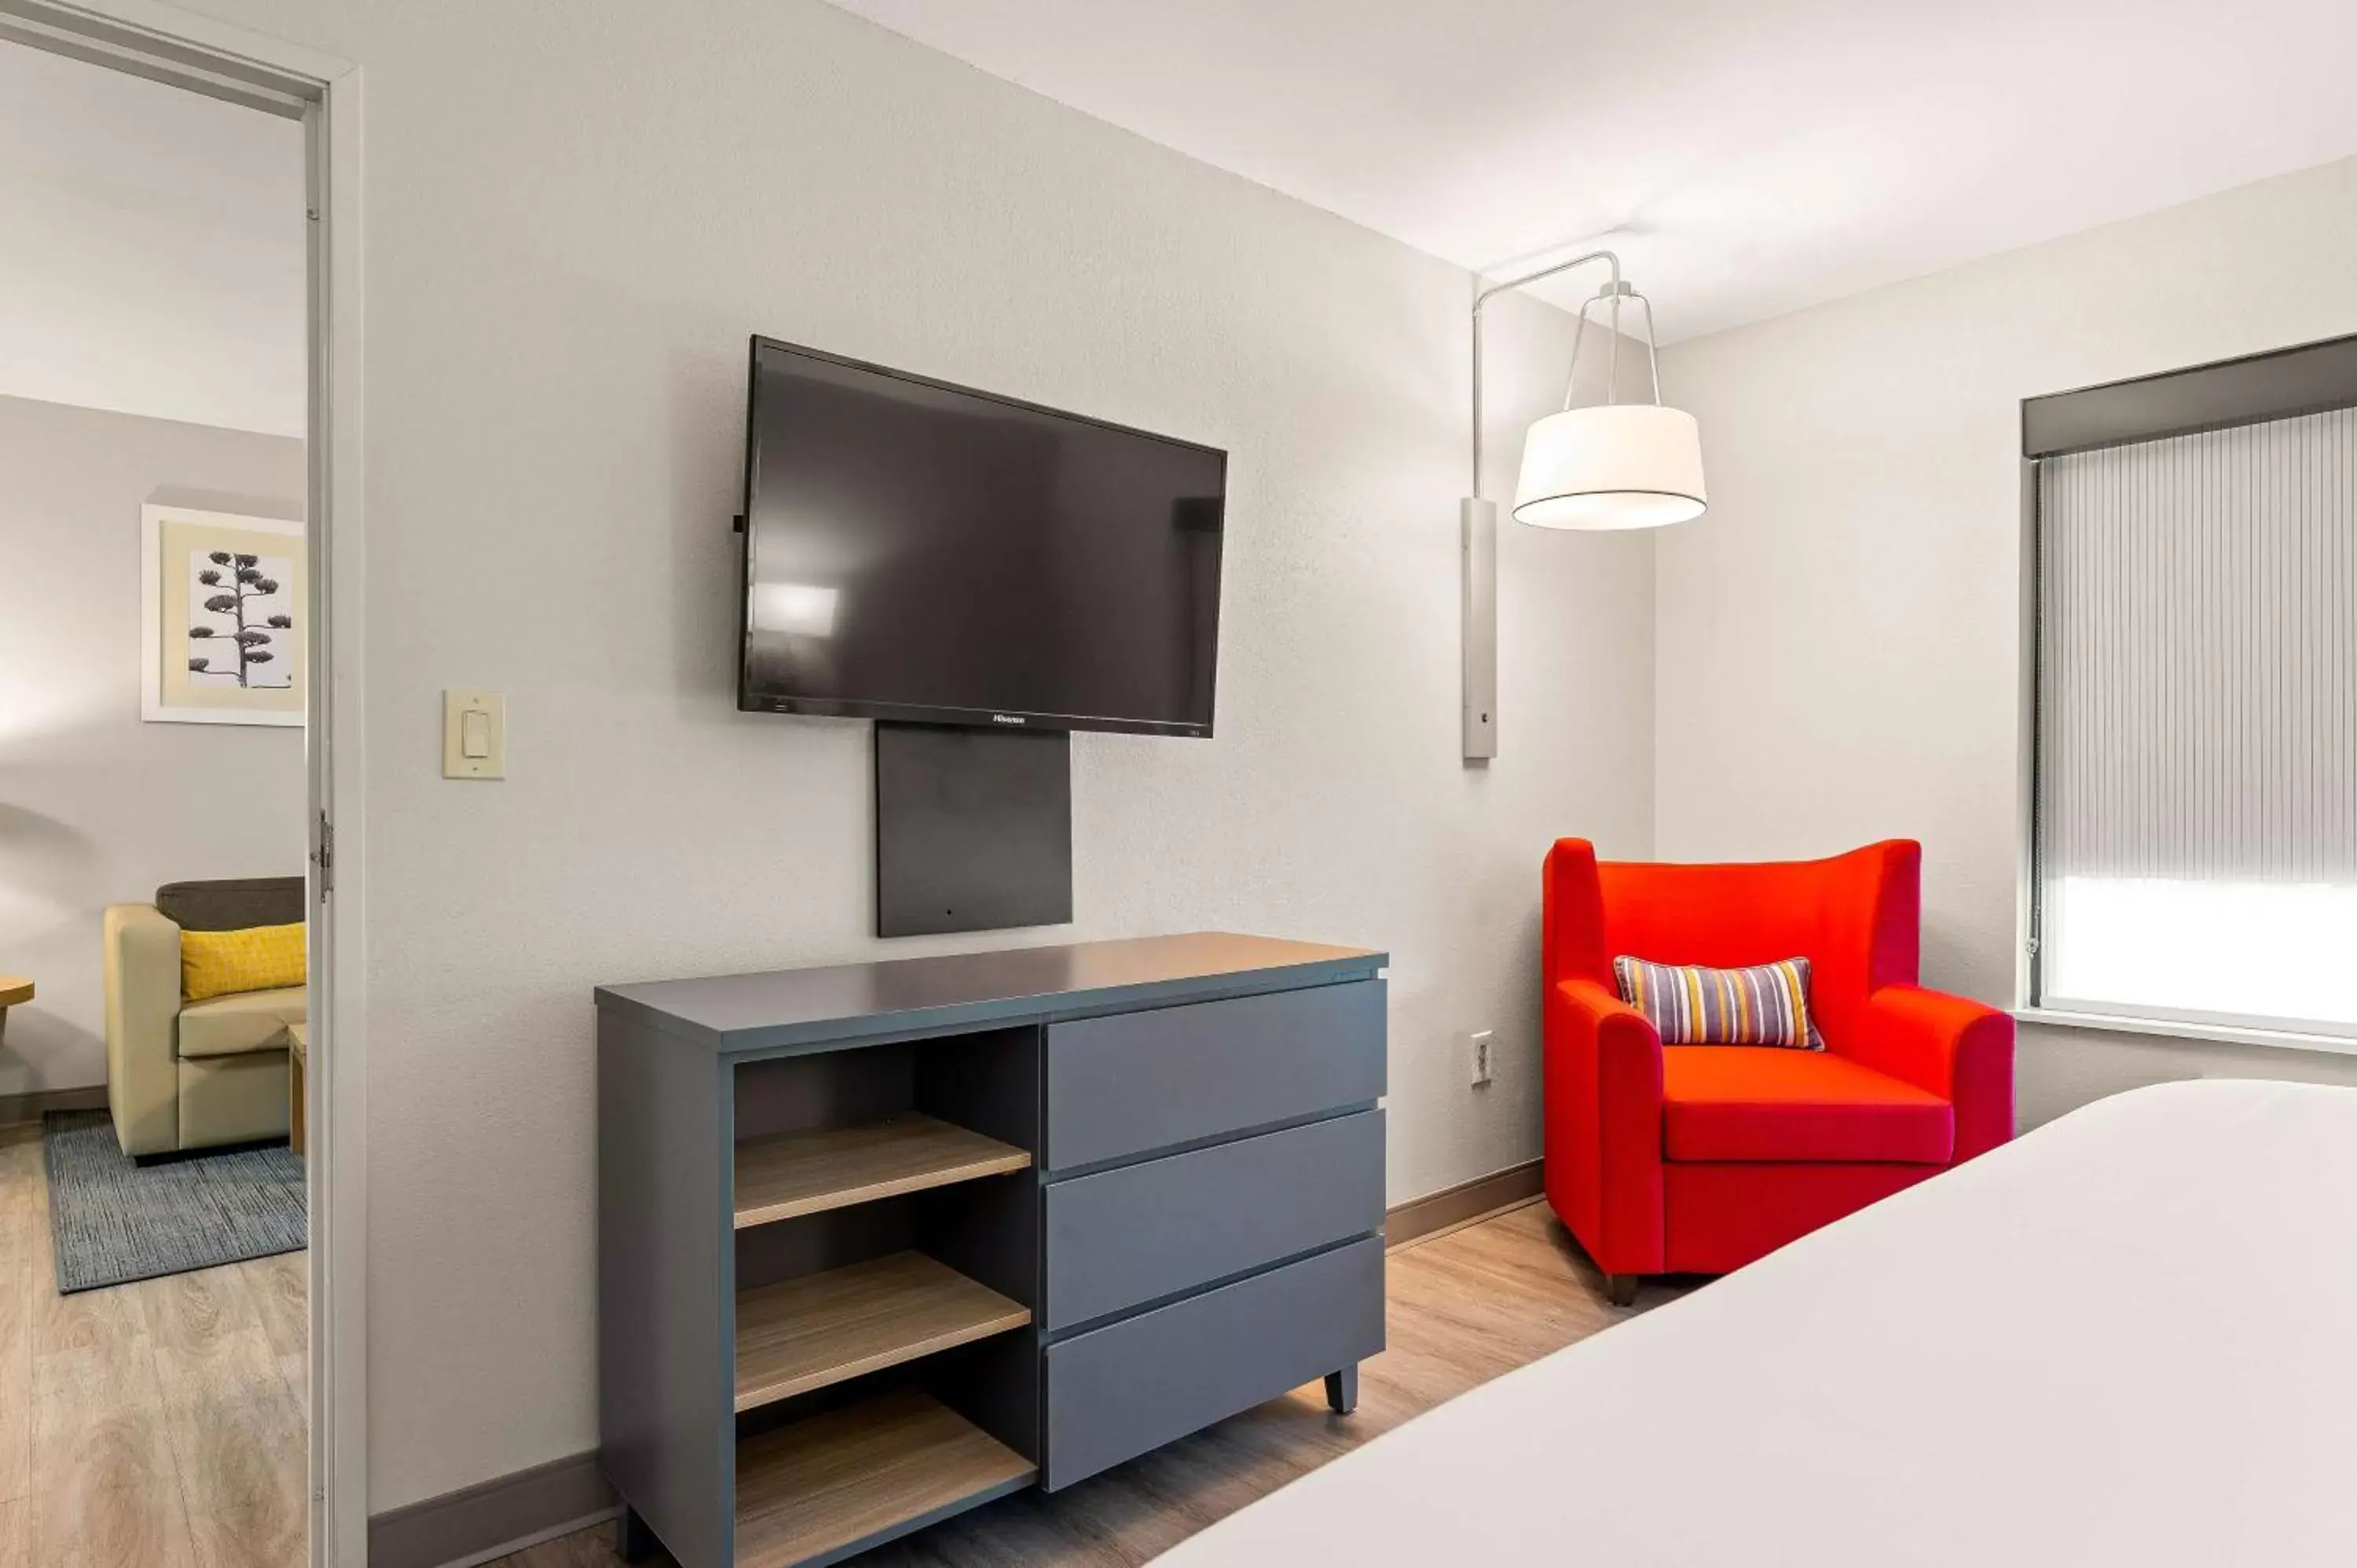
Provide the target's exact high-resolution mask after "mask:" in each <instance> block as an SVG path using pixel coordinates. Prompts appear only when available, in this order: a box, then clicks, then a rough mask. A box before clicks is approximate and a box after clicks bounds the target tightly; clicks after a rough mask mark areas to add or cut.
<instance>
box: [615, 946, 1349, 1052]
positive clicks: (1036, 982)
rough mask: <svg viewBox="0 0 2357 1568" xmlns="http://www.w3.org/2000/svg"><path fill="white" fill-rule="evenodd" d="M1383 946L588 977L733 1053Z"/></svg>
mask: <svg viewBox="0 0 2357 1568" xmlns="http://www.w3.org/2000/svg"><path fill="white" fill-rule="evenodd" d="M1388 961H1389V960H1388V957H1387V955H1385V954H1383V953H1380V952H1374V951H1371V950H1367V949H1363V948H1344V947H1329V946H1327V945H1325V944H1323V943H1318V942H1297V941H1287V940H1283V939H1280V938H1276V937H1254V936H1242V935H1238V934H1236V933H1233V932H1229V931H1193V932H1189V933H1187V934H1185V935H1182V936H1168V937H1133V938H1128V939H1125V940H1114V941H1096V942H1070V943H1063V944H1060V945H1057V946H1054V947H1030V948H1004V949H1000V950H996V951H992V952H972V953H946V954H942V955H939V956H936V957H931V958H902V959H883V960H878V961H875V962H872V963H845V964H834V965H830V966H827V967H824V968H818V969H780V970H770V971H768V972H762V973H756V974H723V975H713V976H709V977H706V978H702V979H694V980H654V981H646V982H642V983H638V984H632V985H601V986H599V987H597V1005H598V1006H599V1007H600V1008H601V1009H606V1010H608V1011H613V1012H619V1013H622V1014H625V1015H630V1016H631V1017H634V1018H636V1019H637V1020H639V1021H640V1022H642V1023H645V1024H648V1025H650V1026H652V1027H655V1028H658V1029H661V1030H662V1031H663V1032H665V1033H667V1034H674V1035H680V1036H685V1037H688V1038H690V1039H697V1040H702V1041H704V1042H705V1043H706V1044H709V1045H710V1046H712V1047H715V1048H716V1049H722V1050H741V1049H754V1048H759V1047H768V1046H791V1045H796V1044H807V1043H810V1042H814V1041H823V1040H834V1039H846V1040H847V1039H852V1038H856V1037H857V1036H862V1035H869V1034H877V1033H882V1032H888V1031H895V1030H903V1029H924V1028H956V1027H981V1026H988V1025H989V1024H991V1023H993V1022H995V1021H1002V1020H1003V1021H1008V1022H1012V1021H1016V1020H1019V1019H1025V1018H1038V1017H1042V1016H1050V1017H1052V1016H1054V1015H1058V1014H1073V1015H1078V1014H1082V1013H1086V1012H1103V1011H1110V1010H1118V1009H1119V1008H1121V1007H1123V1006H1136V1007H1143V1006H1155V1005H1165V1004H1172V1003H1178V1002H1186V1001H1193V1000H1198V999H1201V998H1207V997H1213V996H1219V995H1222V994H1229V993H1241V992H1245V991H1257V990H1266V989H1269V988H1270V983H1271V982H1272V981H1275V982H1279V983H1298V984H1303V985H1311V984H1321V983H1326V982H1329V981H1334V980H1343V979H1350V978H1352V977H1355V976H1362V975H1369V974H1372V973H1373V972H1376V971H1377V970H1379V969H1381V968H1382V967H1383V965H1384V964H1385V963H1386V962H1388Z"/></svg>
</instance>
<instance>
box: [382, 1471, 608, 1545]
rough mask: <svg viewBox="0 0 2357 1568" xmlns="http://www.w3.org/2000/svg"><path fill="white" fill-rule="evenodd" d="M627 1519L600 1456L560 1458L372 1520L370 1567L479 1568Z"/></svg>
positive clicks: (415, 1503) (417, 1503) (389, 1512)
mask: <svg viewBox="0 0 2357 1568" xmlns="http://www.w3.org/2000/svg"><path fill="white" fill-rule="evenodd" d="M619 1512H621V1506H620V1504H619V1503H618V1502H617V1501H616V1500H615V1498H614V1489H613V1488H612V1487H608V1485H607V1484H606V1473H605V1472H604V1471H603V1470H601V1469H599V1468H598V1466H597V1455H595V1454H576V1455H573V1456H571V1457H570V1458H566V1459H553V1460H551V1461H549V1462H548V1463H547V1464H545V1465H535V1466H533V1467H532V1468H531V1469H529V1470H518V1471H517V1472H515V1473H514V1474H513V1475H511V1476H500V1477H496V1478H494V1479H492V1480H489V1481H483V1482H479V1483H478V1484H477V1485H475V1486H471V1487H460V1488H459V1489H458V1490H457V1491H455V1492H445V1493H443V1494H442V1495H441V1496H440V1497H438V1498H426V1499H425V1500H424V1501H423V1502H414V1503H410V1504H408V1505H406V1506H405V1507H403V1508H397V1509H386V1510H385V1511H384V1512H382V1513H381V1514H377V1515H375V1516H374V1517H373V1518H371V1520H369V1552H368V1560H369V1568H474V1565H475V1564H477V1563H489V1562H490V1561H491V1560H492V1559H493V1558H496V1557H504V1556H506V1555H507V1554H508V1553H509V1552H521V1551H522V1550H523V1549H524V1548H526V1547H528V1546H536V1545H538V1544H539V1543H540V1542H542V1541H548V1540H552V1539H554V1537H556V1536H560V1535H568V1534H570V1533H572V1532H573V1531H574V1530H587V1529H588V1528H589V1527H590V1526H591V1525H593V1524H596V1523H597V1522H598V1521H599V1520H608V1519H612V1518H613V1517H614V1516H615V1515H616V1514H618V1513H619Z"/></svg>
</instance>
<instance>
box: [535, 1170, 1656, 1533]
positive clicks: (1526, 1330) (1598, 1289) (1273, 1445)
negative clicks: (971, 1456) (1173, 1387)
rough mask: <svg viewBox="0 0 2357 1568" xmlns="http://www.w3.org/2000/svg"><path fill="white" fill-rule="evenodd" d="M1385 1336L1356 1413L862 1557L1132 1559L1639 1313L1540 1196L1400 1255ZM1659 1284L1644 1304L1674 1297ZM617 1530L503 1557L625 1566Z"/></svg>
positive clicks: (1113, 1473)
mask: <svg viewBox="0 0 2357 1568" xmlns="http://www.w3.org/2000/svg"><path fill="white" fill-rule="evenodd" d="M1389 1265H1390V1266H1389V1270H1388V1275H1387V1280H1388V1283H1387V1292H1386V1294H1388V1296H1389V1298H1390V1310H1389V1316H1388V1325H1387V1332H1388V1337H1389V1342H1390V1343H1389V1348H1387V1349H1386V1350H1385V1351H1384V1352H1383V1354H1382V1355H1381V1356H1379V1357H1377V1358H1376V1359H1373V1360H1372V1361H1369V1362H1367V1363H1366V1365H1365V1366H1364V1367H1363V1368H1362V1369H1361V1374H1360V1380H1359V1410H1358V1413H1357V1414H1356V1415H1352V1416H1349V1417H1341V1416H1335V1415H1331V1414H1329V1413H1328V1412H1327V1410H1326V1399H1325V1390H1324V1389H1323V1387H1322V1386H1320V1385H1318V1384H1316V1383H1312V1384H1309V1385H1308V1386H1307V1387H1305V1388H1300V1389H1297V1390H1295V1391H1293V1392H1292V1393H1290V1394H1287V1395H1286V1396H1285V1397H1284V1398H1282V1399H1275V1400H1271V1401H1270V1402H1267V1403H1266V1404H1264V1405H1261V1406H1258V1407H1257V1408H1255V1409H1253V1410H1249V1411H1246V1412H1244V1413H1243V1414H1242V1415H1239V1416H1236V1417H1234V1418H1232V1420H1228V1421H1223V1422H1222V1423H1219V1424H1218V1425H1217V1426H1214V1427H1211V1428H1210V1429H1209V1430H1207V1431H1204V1432H1200V1433H1198V1434H1196V1435H1194V1436H1192V1437H1189V1438H1186V1439H1183V1440H1182V1441H1180V1442H1178V1443H1174V1444H1170V1445H1169V1446H1168V1447H1167V1448H1164V1449H1161V1450H1158V1451H1157V1452H1156V1453H1153V1454H1149V1455H1146V1456H1145V1457H1144V1458H1142V1459H1136V1460H1133V1461H1132V1462H1130V1463H1129V1464H1127V1465H1124V1466H1118V1467H1117V1468H1115V1469H1113V1470H1110V1471H1107V1472H1106V1473H1105V1474H1103V1475H1102V1476H1098V1477H1093V1478H1092V1479H1090V1480H1086V1481H1083V1482H1082V1483H1081V1484H1080V1485H1079V1486H1076V1487H1068V1488H1066V1489H1065V1490H1063V1491H1061V1492H1058V1493H1057V1494H1055V1495H1054V1496H1053V1497H1049V1496H1047V1495H1046V1494H1043V1493H1040V1492H1037V1491H1031V1492H1021V1493H1017V1495H1015V1496H1013V1497H1009V1498H1002V1499H1000V1500H999V1501H997V1502H995V1503H989V1504H986V1505H985V1506H984V1507H982V1508H980V1509H975V1510H974V1512H972V1513H970V1514H966V1515H963V1516H962V1517H960V1518H958V1519H955V1520H951V1521H949V1522H948V1523H946V1524H942V1525H936V1526H934V1527H933V1528H932V1529H931V1530H922V1531H920V1532H919V1533H918V1534H916V1535H914V1536H911V1537H909V1538H908V1539H907V1540H905V1541H896V1542H894V1543H892V1544H891V1545H888V1546H885V1547H882V1548H880V1549H878V1550H877V1551H876V1552H870V1553H868V1554H867V1555H866V1556H863V1557H861V1558H859V1559H857V1561H858V1563H859V1564H860V1565H861V1568H919V1565H923V1568H1006V1565H1008V1564H1013V1563H1021V1564H1023V1565H1024V1568H1125V1565H1131V1564H1137V1563H1145V1562H1146V1561H1147V1560H1148V1559H1149V1558H1152V1557H1154V1556H1155V1555H1156V1554H1157V1553H1158V1552H1165V1551H1167V1550H1168V1549H1169V1548H1170V1547H1172V1546H1174V1545H1176V1544H1177V1543H1178V1542H1179V1541H1183V1540H1185V1539H1186V1538H1187V1537H1188V1536H1189V1535H1192V1534H1194V1533H1195V1532H1196V1531H1197V1530H1201V1529H1203V1528H1205V1527H1206V1526H1208V1525H1210V1524H1211V1523H1212V1522H1213V1521H1215V1520H1219V1519H1221V1518H1222V1517H1224V1516H1225V1515H1227V1514H1230V1513H1232V1512H1234V1511H1235V1510H1236V1509H1240V1508H1242V1507H1243V1505H1244V1504H1246V1503H1248V1502H1251V1501H1252V1500H1254V1498H1259V1497H1261V1496H1263V1495H1265V1494H1266V1493H1268V1492H1272V1491H1275V1489H1276V1488H1277V1487H1280V1486H1283V1485H1284V1484H1285V1483H1286V1482H1287V1481H1290V1480H1292V1479H1293V1478H1294V1477H1297V1476H1300V1475H1304V1474H1306V1473H1307V1472H1308V1471H1310V1470H1313V1469H1315V1468H1317V1467H1318V1466H1320V1465H1322V1464H1324V1463H1326V1461H1328V1460H1329V1459H1332V1458H1334V1457H1336V1456H1338V1455H1342V1454H1345V1453H1348V1452H1349V1451H1350V1450H1351V1449H1352V1448H1355V1447H1357V1446H1358V1445H1359V1444H1361V1443H1364V1442H1366V1441H1368V1440H1369V1439H1370V1438H1372V1437H1375V1436H1378V1435H1380V1434H1383V1433H1385V1432H1388V1431H1390V1430H1391V1429H1392V1428H1393V1427H1394V1426H1397V1425H1398V1424H1399V1423H1401V1422H1403V1421H1405V1420H1407V1419H1408V1418H1409V1417H1410V1416H1412V1415H1415V1414H1416V1413H1418V1412H1422V1411H1426V1410H1429V1409H1430V1408H1431V1407H1432V1406H1434V1405H1437V1404H1438V1403H1440V1402H1442V1401H1444V1400H1448V1399H1450V1398H1453V1397H1455V1396H1456V1395H1458V1394H1460V1393H1463V1392H1464V1391H1466V1390H1468V1389H1470V1388H1473V1387H1475V1386H1477V1385H1479V1384H1481V1383H1485V1382H1487V1381H1489V1380H1491V1379H1492V1378H1494V1377H1497V1376H1498V1375H1499V1374H1500V1373H1501V1372H1507V1371H1511V1370H1512V1369H1514V1368H1516V1367H1519V1366H1522V1365H1523V1364H1525V1363H1527V1362H1530V1361H1534V1360H1537V1359H1539V1358H1540V1357H1542V1356H1544V1355H1546V1354H1548V1353H1549V1352H1550V1351H1554V1350H1558V1349H1561V1348H1563V1347H1564V1346H1566V1345H1568V1344H1570V1343H1572V1342H1573V1341H1574V1340H1577V1339H1584V1338H1586V1337H1587V1336H1588V1335H1590V1334H1593V1333H1595V1332H1596V1331H1597V1330H1598V1329H1600V1328H1606V1327H1609V1326H1611V1325H1612V1324H1614V1323H1616V1322H1618V1321H1620V1319H1621V1318H1623V1317H1626V1316H1630V1314H1629V1313H1628V1312H1626V1311H1623V1310H1621V1309H1620V1308H1617V1307H1614V1306H1612V1305H1609V1304H1608V1303H1607V1302H1606V1301H1605V1299H1604V1282H1603V1280H1602V1279H1601V1278H1600V1277H1599V1276H1598V1274H1597V1273H1596V1271H1595V1270H1594V1268H1592V1267H1591V1266H1590V1265H1589V1263H1588V1262H1587V1258H1586V1256H1585V1255H1583V1254H1582V1253H1581V1252H1580V1251H1579V1249H1578V1248H1577V1246H1575V1245H1574V1244H1573V1243H1572V1241H1571V1240H1570V1238H1569V1237H1568V1236H1567V1235H1566V1233H1565V1231H1564V1230H1563V1227H1562V1226H1561V1225H1559V1224H1557V1223H1556V1222H1555V1217H1554V1216H1553V1215H1552V1214H1551V1213H1550V1212H1549V1211H1548V1209H1547V1208H1546V1206H1545V1205H1544V1204H1543V1203H1540V1204H1533V1205H1531V1206H1529V1207H1527V1208H1517V1209H1514V1210H1512V1211H1510V1212H1508V1213H1506V1214H1503V1215H1501V1216H1499V1217H1497V1218H1496V1219H1489V1220H1485V1221H1482V1222H1480V1223H1479V1224H1475V1225H1470V1226H1468V1227H1466V1228H1464V1229H1462V1230H1453V1231H1449V1232H1448V1233H1446V1234H1443V1235H1439V1236H1434V1237H1429V1238H1426V1239H1425V1240H1420V1241H1417V1242H1415V1243H1413V1244H1411V1245H1409V1246H1406V1247H1404V1248H1402V1249H1400V1250H1399V1251H1395V1252H1394V1253H1392V1254H1391V1257H1390V1260H1389ZM1672 1294H1674V1292H1673V1291H1671V1290H1670V1289H1667V1288H1664V1287H1663V1286H1661V1285H1658V1284H1655V1283H1647V1285H1646V1286H1645V1289H1644V1292H1643V1294H1641V1296H1640V1297H1639V1307H1638V1309H1637V1310H1642V1309H1643V1308H1645V1307H1649V1306H1652V1305H1657V1304H1659V1303H1661V1302H1663V1301H1666V1300H1668V1299H1670V1297H1671V1295H1672ZM620 1562H621V1559H620V1557H619V1556H618V1555H617V1554H616V1553H615V1551H614V1527H613V1526H612V1525H610V1524H607V1525H599V1526H597V1527H596V1528H594V1529H591V1530H582V1531H579V1532H577V1533H576V1534H573V1535H568V1536H564V1537H561V1538H559V1539H558V1540H555V1541H545V1542H543V1543H542V1544H541V1545H538V1546H535V1547H533V1548H531V1549H529V1550H528V1551H524V1552H517V1553H515V1554H514V1555H512V1556H510V1557H504V1558H501V1559H500V1561H499V1563H497V1564H494V1565H493V1568H616V1565H618V1564H619V1563H620Z"/></svg>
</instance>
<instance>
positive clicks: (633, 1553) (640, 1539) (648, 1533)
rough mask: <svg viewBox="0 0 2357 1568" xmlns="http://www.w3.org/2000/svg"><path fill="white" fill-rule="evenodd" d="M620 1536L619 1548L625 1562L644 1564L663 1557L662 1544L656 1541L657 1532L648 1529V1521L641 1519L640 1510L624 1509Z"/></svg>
mask: <svg viewBox="0 0 2357 1568" xmlns="http://www.w3.org/2000/svg"><path fill="white" fill-rule="evenodd" d="M620 1534H621V1540H620V1541H619V1551H620V1552H621V1558H622V1561H623V1562H625V1563H644V1562H647V1561H648V1560H650V1559H651V1558H655V1557H660V1556H662V1549H663V1544H662V1541H657V1540H656V1539H655V1532H654V1531H653V1530H649V1529H648V1528H647V1521H646V1520H642V1519H640V1517H639V1510H638V1509H634V1508H627V1507H626V1508H624V1509H622V1520H621V1530H620Z"/></svg>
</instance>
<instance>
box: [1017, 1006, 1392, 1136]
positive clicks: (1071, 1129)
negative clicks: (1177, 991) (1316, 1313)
mask: <svg viewBox="0 0 2357 1568" xmlns="http://www.w3.org/2000/svg"><path fill="white" fill-rule="evenodd" d="M1381 1098H1383V982H1382V981H1380V980H1354V981H1348V982H1345V983H1341V984H1339V985H1318V986H1312V987H1310V988H1309V989H1308V990H1305V991H1278V992H1272V993H1268V994H1266V995H1263V996H1240V997H1236V998H1234V999H1232V1000H1231V1001H1226V1002H1197V1003H1193V1004H1189V1005H1187V1006H1184V1007H1159V1008H1155V1009H1153V1010H1151V1011H1148V1012H1144V1013H1122V1014H1116V1015H1113V1016H1111V1017H1105V1018H1084V1019H1082V1020H1080V1021H1078V1022H1076V1023H1071V1024H1055V1025H1050V1026H1049V1029H1048V1138H1047V1143H1048V1150H1047V1156H1048V1157H1047V1168H1048V1169H1049V1170H1050V1171H1058V1170H1070V1169H1071V1168H1073V1167H1074V1166H1076V1165H1094V1164H1096V1163H1098V1162H1099V1161H1102V1160H1117V1159H1122V1158H1125V1157H1126V1156H1129V1155H1143V1154H1149V1153H1151V1152H1153V1151H1154V1150H1157V1149H1168V1148H1174V1147H1176V1146H1178V1145H1179V1144H1190V1143H1195V1142H1197V1141H1199V1140H1201V1139H1204V1138H1216V1137H1219V1136H1220V1135H1221V1134H1222V1133H1241V1132H1244V1131H1247V1130H1249V1129H1251V1128H1254V1127H1265V1126H1268V1125H1270V1124H1271V1123H1274V1122H1287V1121H1292V1120H1294V1119H1296V1118H1298V1117H1303V1116H1315V1115H1317V1114H1318V1113H1319V1112H1327V1111H1339V1110H1341V1109H1343V1108H1344V1107H1347V1106H1352V1105H1372V1103H1374V1101H1377V1100H1380V1099H1381Z"/></svg>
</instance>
